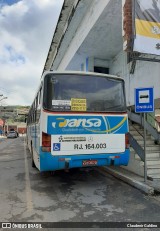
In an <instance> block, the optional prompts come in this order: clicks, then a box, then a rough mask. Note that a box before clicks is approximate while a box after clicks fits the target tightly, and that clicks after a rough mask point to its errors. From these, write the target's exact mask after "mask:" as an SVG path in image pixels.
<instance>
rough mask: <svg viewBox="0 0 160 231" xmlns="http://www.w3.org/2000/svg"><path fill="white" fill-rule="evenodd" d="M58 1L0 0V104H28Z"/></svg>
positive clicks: (48, 46) (61, 2)
mask: <svg viewBox="0 0 160 231" xmlns="http://www.w3.org/2000/svg"><path fill="white" fill-rule="evenodd" d="M62 4H63V0H0V106H1V105H2V106H7V105H8V106H9V105H23V106H29V105H31V103H32V101H33V98H34V96H35V93H36V90H37V88H38V86H39V84H40V78H41V75H42V71H43V68H44V64H45V61H46V58H47V54H48V51H49V48H50V44H51V41H52V37H53V34H54V30H55V27H56V25H57V21H58V17H59V14H60V11H61V7H62ZM1 95H3V96H1ZM3 97H7V99H3V100H2V98H3Z"/></svg>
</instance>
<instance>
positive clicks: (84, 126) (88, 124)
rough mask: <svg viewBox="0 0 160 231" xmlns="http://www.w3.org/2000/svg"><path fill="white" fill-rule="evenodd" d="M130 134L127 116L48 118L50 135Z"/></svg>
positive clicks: (62, 116) (63, 116)
mask: <svg viewBox="0 0 160 231" xmlns="http://www.w3.org/2000/svg"><path fill="white" fill-rule="evenodd" d="M127 132H128V120H127V116H121V115H120V116H114V115H113V116H91V115H89V116H82V115H80V116H77V115H71V116H66V115H60V116H57V115H55V116H53V115H52V116H48V122H47V133H48V134H55V135H56V134H60V135H63V134H65V135H66V134H68V135H69V134H113V133H114V134H124V133H127Z"/></svg>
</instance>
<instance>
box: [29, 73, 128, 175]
mask: <svg viewBox="0 0 160 231" xmlns="http://www.w3.org/2000/svg"><path fill="white" fill-rule="evenodd" d="M26 138H27V139H26V140H27V145H28V148H29V150H30V152H31V161H32V166H33V167H37V168H38V169H39V171H41V172H43V171H55V170H62V169H64V170H65V169H70V168H81V167H88V166H110V165H115V166H119V165H127V164H128V161H129V155H130V152H129V139H128V116H127V108H126V100H125V82H124V80H123V79H122V78H120V77H117V76H113V75H107V74H101V73H91V72H74V71H72V72H71V71H64V72H58V71H56V72H55V71H48V72H45V73H44V74H43V76H42V79H41V84H40V87H39V88H38V91H37V93H36V96H35V98H34V101H33V103H32V105H31V107H30V110H29V114H28V117H27V137H26Z"/></svg>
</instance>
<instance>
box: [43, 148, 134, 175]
mask: <svg viewBox="0 0 160 231" xmlns="http://www.w3.org/2000/svg"><path fill="white" fill-rule="evenodd" d="M129 156H130V152H129V149H126V150H125V152H123V153H116V154H112V153H108V154H94V155H93V154H92V155H73V156H57V157H56V156H53V155H51V153H47V152H42V151H41V152H40V171H54V170H61V169H70V168H79V167H87V166H88V165H86V166H85V164H84V161H85V160H89V161H92V160H93V161H96V160H97V164H95V165H94V164H93V165H92V166H110V165H114V166H119V165H127V164H128V161H129ZM89 166H91V165H89Z"/></svg>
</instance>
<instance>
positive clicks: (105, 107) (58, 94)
mask: <svg viewBox="0 0 160 231" xmlns="http://www.w3.org/2000/svg"><path fill="white" fill-rule="evenodd" d="M123 84H124V83H123V81H121V80H117V79H113V78H106V77H102V76H88V75H85V76H83V75H64V74H63V75H60V74H59V75H53V74H49V75H48V76H46V77H45V80H44V108H46V109H48V110H53V111H92V112H109V111H115V112H117V111H118V112H121V111H125V110H126V107H125V99H124V86H123Z"/></svg>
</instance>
